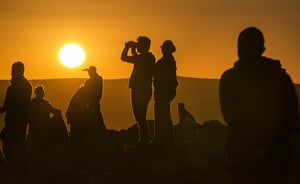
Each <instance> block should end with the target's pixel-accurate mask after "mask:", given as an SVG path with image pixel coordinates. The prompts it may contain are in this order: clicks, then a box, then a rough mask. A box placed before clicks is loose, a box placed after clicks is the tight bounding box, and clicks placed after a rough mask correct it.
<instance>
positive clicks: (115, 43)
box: [0, 0, 300, 83]
mask: <svg viewBox="0 0 300 184" xmlns="http://www.w3.org/2000/svg"><path fill="white" fill-rule="evenodd" d="M299 9H300V1H299V0H265V1H264V0H251V1H250V0H249V1H248V2H245V1H240V0H185V1H181V0H177V1H176V0H151V1H141V0H130V1H124V0H51V1H50V0H26V1H25V0H0V23H1V29H0V33H1V34H0V61H1V67H0V79H9V78H10V68H11V64H12V63H13V62H14V61H16V60H22V61H23V62H24V63H25V67H26V71H25V75H26V77H27V78H28V79H39V78H43V79H44V78H65V77H68V78H70V77H87V74H86V73H84V72H82V71H81V69H82V68H85V67H87V66H89V65H95V66H96V67H97V68H98V71H99V73H100V74H101V75H102V76H103V77H104V78H106V79H110V78H126V77H129V75H130V73H131V70H132V66H131V65H130V64H128V63H123V62H121V60H120V54H121V51H122V49H123V46H124V43H125V42H126V41H128V40H135V39H136V38H137V37H138V36H139V35H145V36H148V37H149V38H150V39H151V40H152V47H151V51H152V52H153V53H154V55H155V56H156V58H157V59H159V58H160V57H161V53H160V50H159V48H160V45H161V44H162V42H163V41H164V40H166V39H171V40H173V42H174V44H175V45H176V46H177V51H176V53H175V57H176V60H177V68H178V75H180V76H189V77H200V78H219V77H220V75H221V74H222V72H223V71H224V70H226V69H227V68H229V67H231V66H232V65H233V62H234V61H235V60H236V59H237V55H236V39H237V36H238V34H239V32H240V31H241V30H242V29H243V28H245V27H248V26H257V27H258V28H260V29H261V30H262V31H263V32H264V35H265V38H266V48H267V50H266V52H265V54H264V55H265V56H269V57H272V58H276V59H280V60H281V62H282V65H283V67H284V68H286V69H287V71H288V73H289V74H290V75H291V77H292V79H293V80H294V82H296V83H300V73H299V72H298V69H299V68H300V62H299V61H300V52H299V45H298V43H300V21H299V20H300V19H299V18H300V11H299ZM70 42H72V43H78V44H80V45H81V46H82V47H83V48H84V49H85V52H86V60H85V62H84V64H83V65H82V66H80V67H79V68H75V69H68V68H66V67H64V66H62V65H61V64H60V62H59V60H58V57H57V54H58V51H59V49H60V47H62V46H63V45H64V44H67V43H70Z"/></svg>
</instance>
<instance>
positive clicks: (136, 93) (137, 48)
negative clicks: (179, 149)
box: [121, 36, 155, 146]
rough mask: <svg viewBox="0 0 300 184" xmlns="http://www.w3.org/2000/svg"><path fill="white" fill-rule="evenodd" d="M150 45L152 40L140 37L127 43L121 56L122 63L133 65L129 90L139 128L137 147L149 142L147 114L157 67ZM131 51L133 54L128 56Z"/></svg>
mask: <svg viewBox="0 0 300 184" xmlns="http://www.w3.org/2000/svg"><path fill="white" fill-rule="evenodd" d="M150 44H151V40H150V39H149V38H147V37H145V36H140V37H138V39H137V42H134V41H129V42H126V43H125V47H124V49H123V51H122V54H121V60H122V61H124V62H128V63H132V64H133V71H132V73H131V76H130V79H129V88H130V89H131V103H132V108H133V113H134V116H135V120H136V121H137V123H138V127H139V140H138V143H137V146H140V145H145V144H148V142H149V132H148V125H147V120H146V114H147V108H148V103H149V101H150V99H151V96H152V77H153V70H154V66H155V57H154V55H153V54H152V53H151V52H149V49H150ZM129 50H131V54H128V52H129Z"/></svg>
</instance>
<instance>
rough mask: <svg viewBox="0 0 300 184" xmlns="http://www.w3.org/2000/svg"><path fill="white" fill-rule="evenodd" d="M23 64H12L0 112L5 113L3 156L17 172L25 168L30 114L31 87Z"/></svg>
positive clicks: (2, 137) (2, 133)
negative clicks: (25, 75)
mask: <svg viewBox="0 0 300 184" xmlns="http://www.w3.org/2000/svg"><path fill="white" fill-rule="evenodd" d="M24 70H25V68H24V64H23V63H22V62H20V61H18V62H15V63H14V64H13V65H12V71H11V76H12V78H11V85H10V86H9V87H8V88H7V91H6V96H5V100H4V104H3V106H2V107H1V108H0V112H1V113H3V112H6V114H5V127H4V129H3V130H2V132H1V139H2V142H3V151H4V154H5V158H6V159H7V160H8V161H9V162H11V163H12V164H13V165H14V167H15V169H16V171H17V172H24V171H25V169H26V129H27V124H28V121H29V116H30V100H31V93H32V87H31V84H30V83H29V82H28V81H27V79H26V78H25V77H24Z"/></svg>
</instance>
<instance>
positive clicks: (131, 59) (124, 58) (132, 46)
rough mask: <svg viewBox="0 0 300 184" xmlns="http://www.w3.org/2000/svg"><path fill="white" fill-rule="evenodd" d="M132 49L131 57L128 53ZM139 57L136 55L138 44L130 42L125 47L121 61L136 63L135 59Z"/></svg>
mask: <svg viewBox="0 0 300 184" xmlns="http://www.w3.org/2000/svg"><path fill="white" fill-rule="evenodd" d="M129 49H131V56H130V55H128V51H129ZM136 55H137V53H136V43H135V42H133V41H129V42H126V43H125V47H124V49H123V51H122V54H121V60H122V61H125V62H128V63H134V61H135V59H134V57H135V56H136Z"/></svg>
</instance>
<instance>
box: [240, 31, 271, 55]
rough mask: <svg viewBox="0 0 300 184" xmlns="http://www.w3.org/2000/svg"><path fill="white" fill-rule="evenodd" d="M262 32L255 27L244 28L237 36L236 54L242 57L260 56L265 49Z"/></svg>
mask: <svg viewBox="0 0 300 184" xmlns="http://www.w3.org/2000/svg"><path fill="white" fill-rule="evenodd" d="M264 43H265V39H264V36H263V33H262V32H261V31H260V30H259V29H257V28H256V27H248V28H246V29H244V30H243V31H242V32H241V33H240V35H239V37H238V55H239V58H243V57H257V56H261V55H262V53H263V52H264V51H265V46H264Z"/></svg>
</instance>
